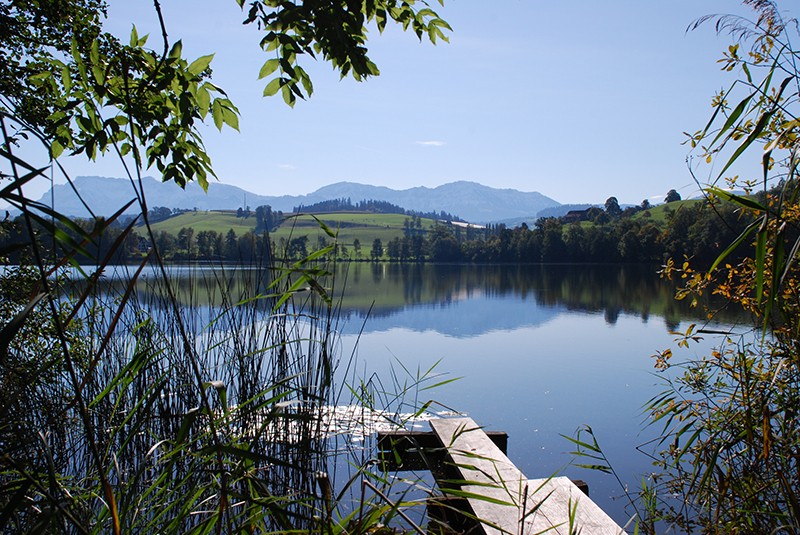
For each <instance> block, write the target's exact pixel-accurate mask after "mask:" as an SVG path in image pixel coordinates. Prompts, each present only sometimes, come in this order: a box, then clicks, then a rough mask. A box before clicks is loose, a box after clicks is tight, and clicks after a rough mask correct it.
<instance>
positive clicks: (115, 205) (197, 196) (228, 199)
mask: <svg viewBox="0 0 800 535" xmlns="http://www.w3.org/2000/svg"><path fill="white" fill-rule="evenodd" d="M142 183H143V186H144V191H145V195H146V197H147V204H148V207H150V208H153V207H156V206H165V207H167V208H181V209H194V208H196V209H198V210H236V209H237V208H245V207H247V206H249V207H250V208H251V209H254V208H255V207H257V206H261V205H266V204H268V205H270V206H271V207H272V209H273V210H281V211H283V212H290V211H292V210H293V209H294V208H295V207H297V206H300V205H306V206H307V205H311V204H314V203H317V202H320V201H327V200H332V199H350V200H351V201H352V202H354V203H356V202H358V201H362V200H379V201H386V202H390V203H392V204H395V205H397V206H401V207H403V208H405V209H406V210H414V211H419V212H440V211H445V212H448V213H450V214H452V215H454V216H458V217H460V218H462V219H465V220H467V221H469V222H472V223H494V222H499V221H510V220H531V221H533V220H535V219H536V218H537V214H538V213H539V212H540V211H541V210H545V209H553V208H556V209H557V207H559V206H561V203H559V202H557V201H555V200H553V199H551V198H549V197H546V196H544V195H542V194H541V193H537V192H523V191H518V190H515V189H498V188H491V187H489V186H484V185H482V184H478V183H476V182H467V181H459V182H451V183H449V184H443V185H441V186H437V187H435V188H427V187H424V186H420V187H415V188H409V189H404V190H395V189H391V188H387V187H383V186H370V185H366V184H357V183H354V182H337V183H335V184H330V185H328V186H324V187H322V188H320V189H318V190H316V191H314V192H312V193H309V194H307V195H282V196H266V195H257V194H255V193H251V192H248V191H245V190H244V189H242V188H239V187H236V186H231V185H228V184H220V183H218V182H213V183H211V184H209V188H208V193H206V192H204V191H203V190H202V189H201V188H200V187H199V186H198V185H196V184H189V185H187V186H186V189H185V190H182V189H181V188H180V187H179V186H177V185H175V184H174V183H171V182H168V183H164V182H161V181H159V180H156V179H155V178H152V177H145V178H144V179H143V180H142ZM73 186H74V190H73ZM73 186H70V185H69V184H62V185H56V186H54V187H53V189H52V191H48V192H47V193H45V194H44V195H43V196H42V198H41V199H40V202H43V203H45V204H47V205H50V204H51V199H52V201H53V204H54V206H55V209H56V210H58V211H59V212H61V213H63V214H66V215H69V216H76V217H86V216H88V215H89V213H88V211H87V210H86V208H85V206H84V205H83V203H82V202H81V201H80V199H79V198H78V195H76V194H75V191H77V192H78V193H79V194H80V196H81V197H82V198H83V200H84V201H85V202H86V204H88V205H89V206H91V207H92V210H94V211H95V215H103V216H108V215H110V214H112V213H113V212H115V211H116V210H118V209H119V208H120V207H121V206H123V205H124V204H125V203H127V202H128V201H130V200H131V199H132V198H133V197H134V193H133V188H132V187H131V184H130V182H129V181H128V180H127V179H122V178H108V177H97V176H80V177H77V178H75V179H74V181H73Z"/></svg>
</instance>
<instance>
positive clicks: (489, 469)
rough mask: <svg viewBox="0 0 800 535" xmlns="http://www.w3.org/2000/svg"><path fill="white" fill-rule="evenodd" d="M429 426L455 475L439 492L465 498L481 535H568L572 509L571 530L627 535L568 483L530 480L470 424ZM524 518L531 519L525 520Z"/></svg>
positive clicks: (442, 482)
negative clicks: (543, 534) (572, 510)
mask: <svg viewBox="0 0 800 535" xmlns="http://www.w3.org/2000/svg"><path fill="white" fill-rule="evenodd" d="M430 425H431V427H432V428H433V431H434V433H436V435H437V436H438V437H439V440H441V443H442V446H443V447H445V448H446V449H447V452H448V455H449V458H450V461H451V466H452V468H453V469H454V471H453V472H452V473H451V479H450V480H449V481H448V480H440V482H439V484H440V488H441V489H442V491H443V493H445V494H448V490H450V492H449V494H451V495H462V496H463V495H464V494H466V501H467V503H468V504H469V507H470V508H471V510H472V511H471V512H472V513H473V514H474V515H475V516H476V517H477V518H478V519H480V526H479V527H480V528H481V529H482V531H483V533H487V534H492V535H494V534H500V533H505V534H515V535H516V534H519V533H526V534H527V533H541V532H546V533H549V534H553V535H569V534H570V525H569V515H570V510H571V509H570V508H575V515H574V517H575V519H576V523H575V525H574V526H573V527H574V528H576V529H582V530H583V533H592V534H598V535H606V534H609V535H619V534H624V533H625V532H624V531H623V530H622V528H620V527H619V526H618V525H617V524H616V523H614V521H613V520H612V519H611V518H610V517H609V516H608V515H607V514H606V513H605V512H604V511H603V510H602V509H600V507H598V506H597V505H596V504H595V503H594V502H592V501H591V500H590V499H589V497H588V496H586V495H585V494H584V493H582V492H581V491H580V489H578V487H577V486H575V484H574V483H572V482H571V481H570V480H569V478H566V477H558V478H550V479H542V480H528V478H527V477H525V475H524V474H523V473H522V472H521V471H520V470H519V469H518V468H517V467H516V466H515V465H514V463H512V462H511V460H510V459H509V458H508V457H507V456H506V455H505V454H503V452H501V451H500V449H499V448H497V447H496V446H495V445H494V444H493V443H492V441H491V440H489V437H487V436H486V434H485V433H484V432H483V430H481V429H480V427H479V426H478V425H477V424H476V423H475V422H474V421H473V420H472V419H471V418H448V419H440V420H431V422H430ZM531 511H532V512H531ZM523 512H525V513H530V514H525V515H524V516H525V518H524V519H523ZM583 523H585V527H584V524H583ZM521 527H522V529H520V528H521Z"/></svg>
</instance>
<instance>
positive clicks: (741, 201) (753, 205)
mask: <svg viewBox="0 0 800 535" xmlns="http://www.w3.org/2000/svg"><path fill="white" fill-rule="evenodd" d="M706 191H707V192H708V193H711V194H713V195H715V196H716V197H719V198H721V199H723V200H726V201H729V202H732V203H734V204H738V205H739V206H744V207H745V208H750V209H751V210H756V211H757V212H762V213H763V212H766V211H767V207H766V206H764V205H763V204H761V203H759V202H758V201H756V200H755V199H753V198H752V197H743V196H741V195H736V194H735V193H731V192H730V191H727V190H724V189H720V188H718V187H716V186H712V187H710V188H706Z"/></svg>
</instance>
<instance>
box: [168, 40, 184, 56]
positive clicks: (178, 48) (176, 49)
mask: <svg viewBox="0 0 800 535" xmlns="http://www.w3.org/2000/svg"><path fill="white" fill-rule="evenodd" d="M182 52H183V43H181V41H180V39H179V40H177V41H175V44H174V45H172V48H171V49H170V51H169V54H168V55H167V57H169V58H172V59H178V58H180V57H181V53H182Z"/></svg>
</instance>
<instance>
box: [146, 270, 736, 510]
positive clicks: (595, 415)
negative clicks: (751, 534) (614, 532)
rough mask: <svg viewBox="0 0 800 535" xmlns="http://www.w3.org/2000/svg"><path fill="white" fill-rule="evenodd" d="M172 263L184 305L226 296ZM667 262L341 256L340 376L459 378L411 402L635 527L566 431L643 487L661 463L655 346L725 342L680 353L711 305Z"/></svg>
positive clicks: (389, 380) (201, 305) (730, 318)
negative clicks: (501, 440)
mask: <svg viewBox="0 0 800 535" xmlns="http://www.w3.org/2000/svg"><path fill="white" fill-rule="evenodd" d="M170 269H171V271H172V273H173V274H174V275H175V276H176V277H177V280H178V282H179V284H178V285H177V288H178V289H179V296H181V295H182V296H184V297H183V298H181V299H182V300H185V301H184V304H185V305H189V306H192V307H196V308H197V309H198V310H205V309H207V308H208V306H209V305H211V304H213V303H214V300H215V295H214V292H206V291H205V290H204V289H203V285H202V284H198V283H197V282H196V280H197V278H198V274H201V273H204V272H206V273H216V272H215V271H214V269H213V268H207V269H205V268H196V267H193V268H179V267H175V268H170ZM656 270H657V268H656V267H642V266H611V265H607V266H587V265H548V266H540V265H502V266H501V265H493V266H475V265H432V264H421V265H413V264H400V265H399V264H372V263H352V264H343V265H339V266H338V267H337V274H336V277H335V279H334V280H335V285H334V287H333V291H332V294H333V296H334V298H335V301H336V302H337V303H338V307H339V314H338V324H337V329H338V331H339V338H338V341H337V349H338V355H339V361H340V364H339V371H338V377H339V381H340V382H342V381H349V382H351V383H357V382H358V381H361V380H371V381H372V382H373V384H382V385H383V388H385V389H386V390H387V391H390V392H391V391H393V389H397V388H398V386H397V385H402V384H406V383H413V382H414V380H415V379H414V378H415V377H416V376H417V374H419V373H424V372H425V371H427V370H429V369H433V370H434V371H433V375H434V376H435V377H433V378H431V379H429V380H427V381H426V382H424V383H423V384H422V386H423V387H425V386H428V385H430V384H434V383H438V382H441V381H446V380H448V379H454V378H457V380H455V381H453V382H449V383H447V384H445V385H443V386H440V387H437V388H434V389H430V390H421V391H419V392H418V393H414V392H412V393H411V394H410V395H408V396H406V397H407V399H408V400H409V401H410V402H412V404H413V402H415V403H417V404H421V403H423V402H426V401H428V400H435V402H436V403H434V404H433V405H432V406H431V408H430V412H432V413H437V412H441V411H457V412H461V413H465V414H467V415H469V416H471V417H472V418H473V419H474V420H475V421H476V422H477V423H478V424H480V425H482V426H484V427H485V428H487V429H489V430H499V431H505V432H507V433H508V435H509V443H508V455H509V457H510V458H511V460H512V461H513V462H514V463H515V464H517V466H518V467H519V468H520V469H521V470H522V471H523V472H524V473H525V474H526V475H527V476H528V477H531V478H538V477H546V476H549V475H552V474H555V473H561V474H564V475H568V476H570V477H572V478H574V479H583V480H585V481H587V482H588V484H589V488H590V495H591V497H592V499H593V500H594V501H595V502H596V503H598V505H600V506H601V507H602V508H604V509H605V510H606V511H607V512H608V513H609V514H610V515H611V516H612V517H613V518H614V519H615V520H616V521H617V522H618V523H619V524H620V525H624V524H625V523H626V522H627V520H628V518H630V516H631V514H632V511H631V510H630V508H627V507H626V505H627V503H626V500H625V499H624V497H623V490H622V488H621V487H620V485H619V484H618V483H617V481H616V480H615V479H614V478H613V477H612V476H610V475H606V474H602V473H600V472H596V471H590V470H586V469H581V468H578V467H575V466H572V465H571V463H572V462H573V460H574V456H573V455H571V454H570V453H569V452H570V451H571V450H572V449H573V446H572V444H571V443H570V442H569V441H567V440H566V439H565V438H563V436H564V435H565V436H574V435H575V432H576V430H577V429H578V428H579V427H580V426H583V425H589V426H591V427H592V429H593V430H594V433H595V436H596V437H597V439H598V441H599V442H600V445H601V446H602V447H603V450H604V452H605V453H606V455H607V456H608V459H609V461H610V463H611V465H612V466H613V467H614V469H615V470H616V471H617V473H618V475H619V477H620V479H621V480H622V484H623V485H625V486H628V487H629V488H630V489H631V490H633V491H635V490H636V489H637V488H638V485H639V484H640V482H641V478H642V477H643V476H645V475H647V474H648V473H649V472H650V471H651V465H650V460H649V458H648V457H647V456H646V455H645V454H644V453H642V452H640V451H638V450H637V447H643V449H645V450H647V446H646V444H647V442H648V441H650V440H651V439H653V438H654V437H656V435H657V432H656V430H655V429H647V428H645V423H646V416H645V414H644V413H643V409H642V407H643V405H644V404H645V403H646V402H647V400H649V399H650V398H651V397H653V396H654V395H655V394H657V393H658V392H660V391H661V390H662V389H663V381H664V379H665V378H664V377H662V376H661V375H660V374H659V373H658V372H656V371H655V369H654V367H653V362H654V359H653V358H652V355H654V354H655V353H656V351H659V350H664V349H666V348H672V349H673V351H674V352H675V356H674V357H673V359H674V360H682V359H685V358H688V357H690V356H692V355H697V354H703V353H707V352H708V351H709V348H710V347H711V344H712V343H713V342H714V340H713V339H707V340H703V341H702V342H701V343H700V344H697V345H694V346H690V347H689V349H684V350H678V349H677V345H676V343H675V342H674V339H675V337H676V336H675V335H674V334H672V333H673V332H674V331H683V330H685V329H686V328H687V327H688V325H690V324H692V323H696V324H698V325H706V323H705V322H706V321H707V320H706V319H705V313H704V312H702V311H701V310H698V309H693V308H690V307H689V306H688V303H685V302H678V301H675V300H674V298H673V295H674V283H673V282H670V281H665V280H662V279H660V278H659V276H658V274H657V273H656ZM228 275H229V276H230V281H231V282H230V288H234V289H235V288H237V287H242V288H244V287H246V286H248V285H250V286H252V285H253V284H256V283H253V281H251V280H249V279H248V278H247V277H246V276H245V275H246V272H242V271H240V272H237V271H235V270H230V271H228ZM217 276H218V275H216V274H215V275H214V277H217ZM141 291H142V292H144V291H146V285H144V284H143V286H142V289H141ZM251 293H252V292H251ZM179 298H180V297H179ZM264 312H265V313H267V312H268V308H266V309H265V311H264ZM203 316H204V314H200V315H199V316H198V317H199V318H200V319H201V321H208V316H207V315H206V316H205V317H203ZM740 321H741V318H738V317H736V316H735V315H732V314H730V313H729V314H727V315H718V316H717V317H716V318H715V321H714V323H713V324H711V325H710V328H713V329H717V330H727V329H729V328H732V326H734V325H735V324H737V323H739V322H740ZM422 426H423V427H425V428H426V427H427V426H425V425H424V424H422ZM578 462H580V460H578Z"/></svg>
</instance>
